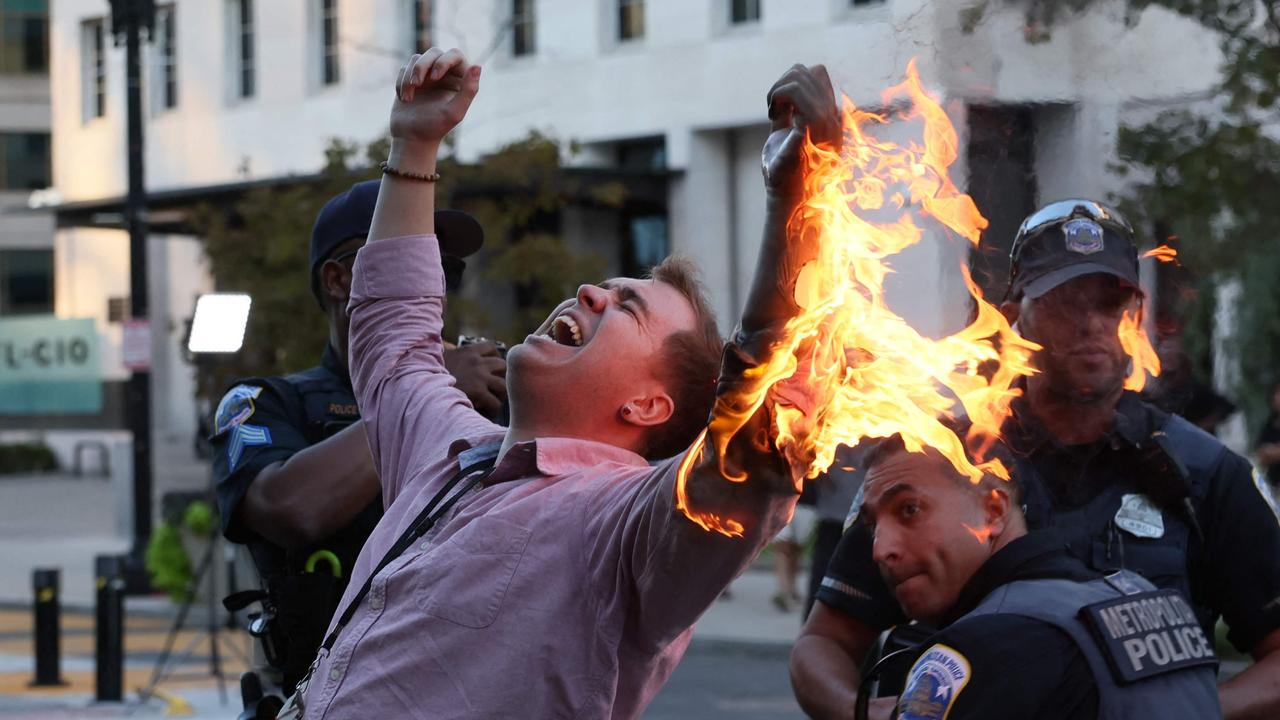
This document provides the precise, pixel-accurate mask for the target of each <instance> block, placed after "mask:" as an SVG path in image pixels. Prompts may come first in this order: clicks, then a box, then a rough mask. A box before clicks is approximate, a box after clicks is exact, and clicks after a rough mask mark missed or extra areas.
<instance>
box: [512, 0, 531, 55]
mask: <svg viewBox="0 0 1280 720" xmlns="http://www.w3.org/2000/svg"><path fill="white" fill-rule="evenodd" d="M533 31H534V25H533V0H512V2H511V54H512V55H515V56H516V57H522V56H524V55H532V54H533V49H534V42H533Z"/></svg>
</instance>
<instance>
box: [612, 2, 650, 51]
mask: <svg viewBox="0 0 1280 720" xmlns="http://www.w3.org/2000/svg"><path fill="white" fill-rule="evenodd" d="M644 3H645V0H618V33H617V38H618V42H632V41H635V40H643V39H644V34H645V18H644V15H645V12H644V10H645V8H644Z"/></svg>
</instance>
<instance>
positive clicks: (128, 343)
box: [120, 318, 151, 371]
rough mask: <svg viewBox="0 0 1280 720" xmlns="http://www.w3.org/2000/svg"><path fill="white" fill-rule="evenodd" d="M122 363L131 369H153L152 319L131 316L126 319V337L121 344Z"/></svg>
mask: <svg viewBox="0 0 1280 720" xmlns="http://www.w3.org/2000/svg"><path fill="white" fill-rule="evenodd" d="M120 345H121V346H120V349H121V351H122V353H123V358H122V359H121V364H122V365H124V366H125V367H126V368H128V369H129V370H142V371H146V370H150V369H151V321H150V320H147V319H146V318H131V319H129V320H125V321H124V337H123V339H122V342H121V344H120Z"/></svg>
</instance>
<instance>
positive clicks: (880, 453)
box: [860, 434, 1221, 720]
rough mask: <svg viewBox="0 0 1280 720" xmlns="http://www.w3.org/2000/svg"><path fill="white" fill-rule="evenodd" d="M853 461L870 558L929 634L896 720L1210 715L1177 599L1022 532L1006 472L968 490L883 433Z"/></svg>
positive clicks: (1202, 644)
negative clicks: (859, 471)
mask: <svg viewBox="0 0 1280 720" xmlns="http://www.w3.org/2000/svg"><path fill="white" fill-rule="evenodd" d="M960 436H961V437H963V434H960ZM989 458H990V454H988V455H987V456H986V457H985V458H984V459H989ZM1002 460H1003V461H1004V462H1005V463H1006V464H1007V465H1010V466H1011V467H1012V465H1011V460H1010V459H1009V458H1008V457H1007V455H1006V456H1005V457H1003V458H1002ZM865 465H866V467H867V481H866V490H865V493H864V498H865V499H864V502H863V504H862V506H861V508H860V518H861V522H862V523H863V524H864V525H865V527H866V528H867V531H868V532H869V533H870V535H871V537H872V547H873V551H872V557H873V559H874V561H875V563H876V565H877V566H878V568H879V570H880V573H881V575H882V576H883V577H884V578H885V580H886V582H887V583H888V585H889V587H890V588H891V592H892V594H893V596H894V598H895V599H896V600H897V601H898V603H899V605H900V606H901V609H902V611H903V612H904V613H905V614H906V615H907V616H908V617H910V618H912V619H914V620H918V621H922V622H925V623H928V624H930V625H932V626H934V627H937V628H940V629H939V630H938V631H937V632H936V633H934V634H933V635H932V636H930V637H928V638H927V639H926V640H925V641H924V643H923V644H922V645H921V646H920V648H919V649H916V650H914V651H908V652H911V654H912V655H914V659H913V661H912V662H911V663H910V665H909V668H910V669H909V670H908V671H907V672H906V677H905V680H904V681H903V682H901V683H900V684H901V685H903V686H904V687H905V689H904V690H903V692H902V694H901V696H900V697H899V699H898V701H897V711H898V717H899V718H901V719H902V720H942V718H950V719H951V720H1004V719H1006V718H1007V719H1009V720H1015V719H1016V720H1023V719H1024V718H1036V720H1094V719H1096V718H1104V719H1108V720H1110V719H1112V718H1115V719H1120V718H1147V717H1159V718H1162V720H1182V719H1185V720H1212V719H1213V718H1219V717H1221V710H1220V708H1219V707H1218V693H1217V689H1216V687H1215V681H1214V668H1215V666H1216V665H1217V660H1216V658H1215V657H1214V653H1213V646H1212V643H1210V641H1209V640H1208V637H1211V636H1206V635H1205V633H1204V630H1203V629H1202V628H1201V627H1200V624H1199V622H1198V620H1197V619H1196V617H1195V614H1194V613H1193V612H1192V611H1191V609H1190V606H1189V605H1188V603H1187V602H1186V600H1185V599H1184V598H1183V596H1182V595H1181V593H1179V592H1178V591H1176V590H1155V589H1154V588H1153V586H1152V585H1151V584H1150V583H1148V582H1147V581H1146V580H1144V579H1142V578H1141V577H1140V576H1138V575H1136V574H1133V573H1130V572H1129V571H1124V570H1122V571H1118V572H1116V573H1114V574H1111V575H1108V576H1105V577H1104V576H1103V575H1102V574H1101V573H1098V572H1096V571H1093V570H1091V569H1089V568H1088V567H1086V566H1085V564H1084V563H1083V562H1081V561H1080V560H1079V559H1078V558H1075V557H1072V556H1070V555H1069V554H1068V553H1067V552H1066V548H1065V545H1064V544H1063V543H1062V541H1061V539H1060V538H1059V537H1057V535H1056V534H1055V533H1054V532H1053V531H1040V532H1037V533H1035V534H1033V535H1028V534H1027V530H1026V522H1025V519H1024V517H1023V514H1022V510H1021V508H1020V507H1019V506H1018V494H1019V492H1018V485H1017V472H1016V470H1015V472H1014V473H1013V479H1012V480H1011V481H1008V482H1006V481H1003V480H1000V479H998V478H995V477H993V476H991V475H987V476H986V477H984V478H983V479H982V480H981V481H980V482H978V483H972V482H970V481H969V479H968V478H967V477H966V476H963V475H960V474H959V473H957V472H956V471H955V469H954V468H953V467H952V466H951V463H950V462H949V461H947V460H946V459H945V458H943V457H942V455H941V454H939V453H938V452H937V451H934V450H929V451H927V452H923V453H909V452H907V451H906V449H905V448H904V447H903V444H902V441H901V439H900V438H899V437H897V436H895V437H893V438H890V439H889V440H888V441H885V442H882V443H880V444H879V445H878V446H877V447H876V448H875V449H874V450H873V451H872V452H871V453H870V455H869V456H868V457H867V458H866V461H865ZM876 670H878V668H877V669H876ZM876 670H873V671H872V672H871V673H869V675H872V676H874V675H875V674H876Z"/></svg>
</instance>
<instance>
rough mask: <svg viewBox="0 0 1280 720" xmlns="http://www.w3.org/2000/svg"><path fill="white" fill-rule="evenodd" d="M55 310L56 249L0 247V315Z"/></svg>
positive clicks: (33, 313) (31, 313) (44, 312)
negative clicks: (2, 248) (54, 255)
mask: <svg viewBox="0 0 1280 720" xmlns="http://www.w3.org/2000/svg"><path fill="white" fill-rule="evenodd" d="M51 312H53V251H52V250H0V315H40V314H46V313H51Z"/></svg>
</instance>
